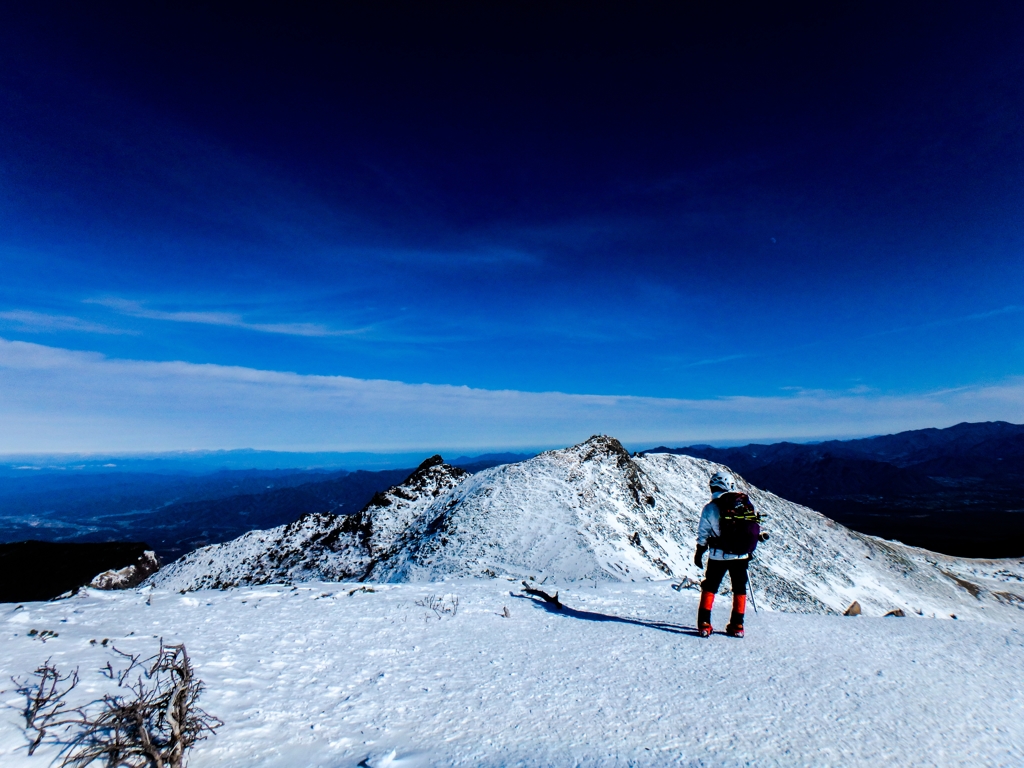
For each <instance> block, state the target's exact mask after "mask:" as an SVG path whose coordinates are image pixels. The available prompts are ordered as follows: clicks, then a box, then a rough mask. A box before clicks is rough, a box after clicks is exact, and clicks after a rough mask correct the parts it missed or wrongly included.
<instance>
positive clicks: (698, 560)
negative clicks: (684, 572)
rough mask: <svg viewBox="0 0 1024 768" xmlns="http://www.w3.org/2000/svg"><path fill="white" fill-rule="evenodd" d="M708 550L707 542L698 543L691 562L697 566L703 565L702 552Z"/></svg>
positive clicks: (701, 566)
mask: <svg viewBox="0 0 1024 768" xmlns="http://www.w3.org/2000/svg"><path fill="white" fill-rule="evenodd" d="M707 551H708V546H707V544H698V545H697V551H696V552H695V553H694V554H693V564H694V565H696V566H697V567H698V568H703V567H704V553H705V552H707Z"/></svg>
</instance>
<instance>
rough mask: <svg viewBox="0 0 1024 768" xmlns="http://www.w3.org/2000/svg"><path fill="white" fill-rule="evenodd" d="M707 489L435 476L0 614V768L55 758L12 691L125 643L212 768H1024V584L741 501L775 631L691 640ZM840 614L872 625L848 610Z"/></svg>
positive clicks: (438, 472) (588, 468)
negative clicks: (202, 724)
mask: <svg viewBox="0 0 1024 768" xmlns="http://www.w3.org/2000/svg"><path fill="white" fill-rule="evenodd" d="M718 468H719V466H718V465H716V464H712V463H710V462H706V461H702V460H698V459H692V458H688V457H685V456H674V455H665V454H660V455H658V454H651V455H646V456H630V455H629V454H628V453H627V452H626V451H624V450H623V449H622V446H621V445H619V443H618V442H617V441H615V440H613V439H611V438H607V437H597V438H592V439H591V440H588V441H587V442H585V443H582V444H580V445H578V446H574V447H572V448H568V449H565V450H561V451H551V452H548V453H546V454H542V455H541V456H538V457H536V458H534V459H532V460H530V461H526V462H522V463H520V464H515V465H509V466H505V467H498V468H494V469H491V470H488V471H485V472H481V473H479V474H476V475H472V476H469V475H466V474H465V473H462V472H461V471H459V470H455V469H453V468H451V467H449V466H447V465H445V464H444V463H443V462H441V460H440V459H439V458H438V457H435V458H433V459H431V460H428V461H427V462H424V465H423V466H421V467H420V468H419V469H418V470H417V471H416V472H415V473H414V474H413V475H412V476H410V478H409V479H408V480H407V481H406V482H405V483H403V484H402V485H400V486H396V487H394V488H392V489H390V490H389V491H387V492H386V493H383V494H380V495H379V496H378V497H376V498H375V499H374V501H373V502H372V503H371V504H370V505H369V506H368V507H367V508H366V509H365V510H363V511H362V512H361V513H360V514H358V515H353V516H350V517H334V516H332V515H307V516H305V517H303V518H301V519H299V520H298V521H296V522H295V523H293V524H292V525H289V526H282V527H281V528H277V529H274V530H271V531H254V532H252V533H249V534H246V535H245V536H243V537H241V538H239V539H237V540H235V541H233V542H228V543H226V544H223V545H218V546H214V547H207V548H205V549H202V550H198V551H196V552H194V553H192V554H191V555H188V556H186V557H185V558H182V559H181V560H179V561H178V562H176V563H174V564H172V565H171V566H169V567H167V568H165V569H164V570H162V571H160V572H158V573H157V574H155V575H154V576H153V577H151V579H150V580H149V582H148V583H147V585H146V586H143V587H141V588H139V589H136V590H131V591H124V592H103V591H99V590H94V589H89V590H84V591H83V592H81V593H80V594H79V595H77V596H75V597H72V598H68V599H65V600H59V601H54V602H50V603H30V604H25V605H24V606H2V607H0V681H2V682H0V689H3V690H2V692H0V702H2V703H3V704H6V709H5V710H3V711H2V712H0V764H2V765H3V766H5V768H6V766H33V765H40V766H45V765H48V764H50V761H51V760H52V759H53V758H54V757H55V756H56V754H57V750H58V748H59V745H57V744H53V743H47V744H46V745H45V746H44V747H41V748H40V749H39V750H38V751H37V753H36V754H35V755H34V756H32V757H29V756H28V755H27V743H28V742H27V739H26V737H25V735H24V731H23V730H22V728H21V725H22V720H21V714H20V709H21V707H22V705H23V701H22V699H20V698H19V696H18V695H17V693H16V691H15V685H14V684H13V683H7V682H6V681H7V680H9V679H10V677H11V676H14V677H18V678H20V679H22V680H26V679H27V678H28V677H29V676H30V674H31V672H32V670H33V669H35V667H36V666H37V665H39V664H40V663H41V662H42V661H44V660H45V659H47V658H50V659H51V660H52V661H53V662H54V663H55V664H56V665H57V666H58V667H60V668H62V669H65V670H70V669H71V668H74V667H80V669H81V674H82V680H83V683H82V690H81V691H80V694H81V696H83V697H85V698H86V699H88V698H95V697H98V696H99V695H101V694H102V693H104V692H109V691H110V685H111V681H110V680H109V679H107V678H106V677H104V676H103V675H101V674H100V673H99V669H100V668H101V667H103V666H104V665H105V664H106V662H107V661H108V660H109V661H112V662H113V663H114V665H115V666H117V658H116V657H115V655H114V653H113V651H112V650H111V647H112V646H116V647H117V648H119V649H122V650H125V651H130V652H135V653H142V654H147V653H152V652H154V651H155V650H156V648H157V644H158V642H159V638H163V639H164V641H165V642H169V643H175V642H184V643H185V644H186V645H187V647H188V649H189V651H190V653H191V655H192V658H193V660H194V662H195V665H196V668H197V672H198V674H199V676H200V677H202V678H203V679H204V680H205V682H206V684H207V686H208V690H207V692H206V694H205V695H204V699H203V702H202V703H203V706H204V707H205V708H207V709H208V710H209V711H210V712H211V713H213V714H214V715H217V716H218V717H220V718H221V719H222V720H223V721H224V723H225V724H224V726H223V728H222V729H221V730H220V732H219V733H218V734H217V735H216V736H214V737H212V738H211V739H209V740H208V741H205V742H203V743H201V744H200V745H199V746H198V747H197V748H196V750H195V752H194V753H193V756H192V761H191V765H193V766H197V767H200V768H201V767H203V766H245V767H246V768H249V767H250V766H260V767H262V766H267V767H268V768H269V767H275V768H276V767H277V766H282V767H283V766H307V765H308V766H326V767H330V768H334V767H338V766H358V765H364V766H385V765H390V766H420V765H423V766H427V765H480V766H510V765H521V766H562V765H572V766H606V765H607V766H619V765H652V766H658V765H679V766H693V767H696V766H702V767H708V766H741V765H743V766H807V765H812V766H851V765H857V766H879V765H900V766H961V765H962V766H1021V765H1024V717H1022V715H1024V694H1022V692H1021V686H1020V680H1021V677H1022V673H1024V611H1022V608H1021V606H1022V605H1024V562H1022V561H1020V560H1003V561H980V560H965V559H957V558H949V557H944V556H941V555H936V554H934V553H931V552H926V551H924V550H918V549H913V548H911V547H905V546H903V545H901V544H898V543H895V542H885V541H881V540H878V539H874V538H872V537H869V536H862V535H860V534H856V533H853V532H851V531H849V530H847V529H846V528H843V527H842V526H840V525H838V524H836V523H834V522H832V521H830V520H828V519H827V518H825V517H823V516H821V515H819V514H818V513H816V512H814V511H812V510H810V509H807V508H805V507H801V506H799V505H796V504H792V503H790V502H787V501H785V500H783V499H779V498H777V497H775V496H773V495H771V494H769V493H765V492H763V491H760V490H758V489H756V488H752V487H751V488H748V490H749V492H750V495H751V497H752V499H753V500H754V503H755V505H756V506H757V507H758V509H760V510H761V511H762V512H764V513H766V514H767V515H768V522H767V524H766V528H767V530H768V531H769V532H770V533H771V540H770V541H769V542H767V543H766V544H765V545H762V546H761V547H759V548H758V552H757V559H756V560H755V561H754V563H753V564H752V567H751V572H752V578H753V584H754V597H755V598H756V602H757V605H758V607H759V608H760V609H761V611H760V613H753V611H752V610H750V609H751V608H752V607H753V606H752V605H750V604H748V613H747V619H746V628H747V636H746V638H744V639H742V640H738V639H732V638H727V637H724V636H723V635H721V634H716V635H714V636H712V637H711V638H706V639H704V638H699V637H696V636H695V635H694V633H693V629H692V627H693V624H694V618H695V613H696V603H697V595H698V593H697V591H696V589H695V588H694V584H695V582H696V580H697V579H698V578H699V574H698V570H697V567H696V566H695V565H694V564H693V563H692V557H693V548H694V539H695V533H696V525H697V519H698V515H699V512H700V509H701V508H702V507H703V505H704V503H705V502H706V501H707V480H708V477H709V476H710V475H711V474H712V473H713V472H714V471H715V470H717V469H718ZM523 579H525V580H526V581H527V582H530V583H531V584H533V585H535V586H539V588H540V589H543V590H546V591H548V592H556V591H557V592H558V593H559V597H560V599H561V601H562V603H563V604H564V606H565V607H564V608H563V609H562V610H560V611H558V610H555V609H554V608H553V607H552V606H551V605H549V604H548V603H545V602H544V601H542V600H538V599H534V598H531V597H529V596H527V595H526V594H524V593H523V591H522V589H521V587H520V581H521V580H523ZM673 584H675V585H677V586H681V587H682V588H681V589H680V590H678V591H676V590H674V589H673V588H672V585H673ZM722 591H723V593H726V592H727V588H725V587H723V590H722ZM432 597H433V598H434V600H433V601H432V600H431V598H432ZM456 598H457V610H456V608H455V605H456ZM438 600H440V601H441V604H440V606H438V608H437V610H433V609H431V607H430V606H431V605H432V604H435V603H436V602H437V601H438ZM853 600H857V601H858V602H859V603H860V604H861V605H862V606H863V609H864V614H865V615H862V616H859V617H844V616H841V615H838V614H839V613H840V612H842V611H843V610H844V609H845V608H846V607H847V605H849V603H850V602H852V601H853ZM729 602H730V601H729V597H728V595H727V594H723V595H722V596H721V597H719V600H718V605H717V606H716V610H715V614H714V623H715V626H716V627H719V628H720V627H723V626H724V625H725V623H726V621H727V620H728V608H729ZM894 609H902V610H903V611H904V612H905V613H906V614H907V616H906V617H905V618H897V617H890V618H883V615H884V614H885V613H887V612H889V611H892V610H894ZM953 616H956V617H957V619H958V620H953ZM922 617H927V618H922ZM933 617H934V618H933ZM935 619H942V620H935ZM33 629H35V630H37V631H36V632H35V633H32V632H31V630H33ZM45 630H49V632H53V633H56V636H51V635H50V634H49V633H48V632H45ZM44 638H45V639H44ZM103 639H109V640H110V641H112V642H110V643H108V644H107V645H106V646H104V645H103V642H102V641H103ZM94 640H95V641H97V642H96V643H95V644H93V642H92V641H94ZM54 735H57V736H59V734H51V736H54Z"/></svg>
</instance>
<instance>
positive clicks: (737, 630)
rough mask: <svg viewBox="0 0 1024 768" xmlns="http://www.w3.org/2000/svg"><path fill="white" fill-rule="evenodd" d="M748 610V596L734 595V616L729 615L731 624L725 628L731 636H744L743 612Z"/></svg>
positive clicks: (726, 632)
mask: <svg viewBox="0 0 1024 768" xmlns="http://www.w3.org/2000/svg"><path fill="white" fill-rule="evenodd" d="M746 612H747V596H746V595H745V594H743V595H733V596H732V616H730V617H729V624H728V625H727V626H726V628H725V634H727V635H728V636H729V637H743V614H744V613H746Z"/></svg>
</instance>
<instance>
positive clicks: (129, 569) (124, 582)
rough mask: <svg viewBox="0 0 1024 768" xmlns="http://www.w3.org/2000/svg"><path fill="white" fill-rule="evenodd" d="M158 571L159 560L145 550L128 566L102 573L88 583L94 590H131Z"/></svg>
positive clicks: (154, 553) (152, 553)
mask: <svg viewBox="0 0 1024 768" xmlns="http://www.w3.org/2000/svg"><path fill="white" fill-rule="evenodd" d="M159 570H160V560H159V558H157V556H156V552H152V551H150V550H146V551H145V552H143V553H142V554H141V555H140V556H139V559H138V560H137V561H136V562H134V563H132V564H131V565H129V566H126V567H124V568H119V569H117V570H112V571H104V572H103V573H101V574H99V575H97V576H95V577H94V578H93V580H92V581H90V582H89V586H90V587H94V588H95V589H131V588H132V587H137V586H139V584H141V583H142V582H144V581H145V580H146V579H148V578H149V577H150V576H152V575H153V574H154V573H156V572H157V571H159Z"/></svg>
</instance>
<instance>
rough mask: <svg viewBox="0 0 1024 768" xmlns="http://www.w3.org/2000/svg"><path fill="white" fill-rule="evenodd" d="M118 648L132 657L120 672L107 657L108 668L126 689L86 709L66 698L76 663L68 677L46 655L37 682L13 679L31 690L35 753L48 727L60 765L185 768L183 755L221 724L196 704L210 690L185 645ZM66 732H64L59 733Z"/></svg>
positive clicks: (29, 721) (28, 717)
mask: <svg viewBox="0 0 1024 768" xmlns="http://www.w3.org/2000/svg"><path fill="white" fill-rule="evenodd" d="M114 651H115V652H116V653H117V654H118V655H119V656H121V657H122V658H123V659H125V660H126V662H127V665H126V666H125V667H124V668H123V669H120V670H115V669H114V667H113V666H112V665H111V664H110V662H109V661H108V662H107V666H106V667H105V668H104V670H103V672H104V674H106V676H107V677H109V678H110V679H111V680H114V681H116V682H117V687H118V689H119V690H120V691H121V693H118V694H114V695H110V694H107V695H104V696H103V698H102V699H99V700H98V701H93V702H91V703H90V704H87V705H85V706H81V707H72V706H70V705H69V704H68V703H67V698H68V694H70V693H71V691H72V690H74V688H75V687H76V686H77V685H78V682H79V676H78V669H77V668H76V669H75V670H74V671H73V672H71V673H69V674H67V675H62V674H61V673H60V672H59V670H57V668H56V667H55V666H54V665H52V664H51V663H50V661H49V660H47V661H46V662H45V663H44V664H43V665H42V666H40V667H39V668H38V669H36V670H35V676H36V680H35V681H34V682H32V683H21V682H19V681H15V683H16V684H17V685H18V686H19V687H18V692H19V693H20V694H22V695H23V696H25V699H26V706H25V712H24V714H25V727H26V729H27V730H28V731H29V733H30V735H31V737H32V743H31V745H30V746H29V754H32V753H33V752H35V750H36V748H37V747H38V746H39V744H40V743H42V741H43V740H44V739H45V738H46V737H47V734H48V732H49V733H50V739H51V740H52V741H53V742H55V743H57V744H59V745H60V747H61V749H60V756H61V762H60V766H61V768H82V767H83V766H86V765H89V764H90V763H92V762H94V761H101V762H103V763H105V764H106V765H107V766H108V768H120V767H121V766H124V768H183V766H184V765H185V756H186V755H187V754H188V751H189V750H190V749H191V748H192V747H193V746H194V745H195V744H196V742H199V741H202V740H203V739H205V738H207V737H208V736H209V735H211V734H213V733H215V732H216V731H217V729H218V728H219V727H220V726H222V725H223V723H222V722H221V721H220V720H219V719H218V718H216V717H214V716H213V715H211V714H209V713H208V712H206V711H204V710H203V709H201V708H200V707H199V705H198V701H199V696H200V694H202V692H203V690H204V685H203V681H202V680H200V679H199V678H198V677H196V676H195V670H194V669H193V667H192V661H191V659H190V658H189V656H188V652H187V651H186V650H185V646H184V645H164V644H163V641H161V642H160V650H159V651H157V653H156V654H154V655H153V656H150V657H149V658H146V659H143V658H141V657H140V656H137V655H133V654H130V653H124V652H123V651H119V650H117V649H116V648H115V649H114ZM58 729H60V730H61V733H60V735H55V734H54V733H53V732H54V731H57V730H58Z"/></svg>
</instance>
